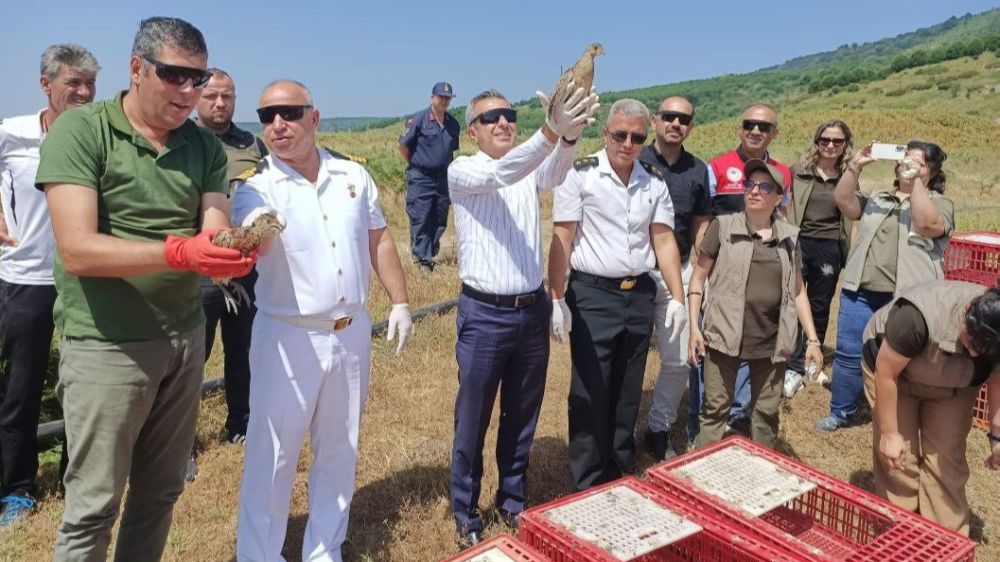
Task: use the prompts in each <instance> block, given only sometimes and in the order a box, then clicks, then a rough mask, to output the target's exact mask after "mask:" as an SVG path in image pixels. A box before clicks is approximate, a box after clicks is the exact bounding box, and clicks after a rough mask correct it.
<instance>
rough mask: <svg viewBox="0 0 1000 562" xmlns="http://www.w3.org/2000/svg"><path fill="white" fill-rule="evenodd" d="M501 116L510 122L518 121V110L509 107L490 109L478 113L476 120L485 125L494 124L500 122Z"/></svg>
mask: <svg viewBox="0 0 1000 562" xmlns="http://www.w3.org/2000/svg"><path fill="white" fill-rule="evenodd" d="M501 117H503V118H504V119H506V120H507V122H508V123H517V110H516V109H510V108H509V107H501V108H499V109H490V110H487V111H484V112H482V113H480V114H479V115H477V116H476V119H475V121H479V122H480V123H482V124H483V125H492V124H494V123H499V122H500V118H501Z"/></svg>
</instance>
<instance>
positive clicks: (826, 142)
mask: <svg viewBox="0 0 1000 562" xmlns="http://www.w3.org/2000/svg"><path fill="white" fill-rule="evenodd" d="M845 142H847V139H833V138H830V137H820V138H818V139H816V144H819V145H823V146H830V145H833V146H844V143H845Z"/></svg>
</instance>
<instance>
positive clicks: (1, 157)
mask: <svg viewBox="0 0 1000 562" xmlns="http://www.w3.org/2000/svg"><path fill="white" fill-rule="evenodd" d="M42 111H45V110H42ZM42 111H39V112H38V113H33V114H31V115H22V116H19V117H11V118H9V119H4V120H3V122H0V201H2V204H3V216H4V220H5V221H6V222H7V231H8V232H9V233H10V235H11V236H13V237H14V238H15V239H16V240H17V242H18V244H17V246H6V245H5V246H0V279H3V280H4V281H6V282H8V283H16V284H19V285H52V284H54V281H53V280H52V258H53V255H54V252H55V237H54V236H53V235H52V220H51V219H50V218H49V207H48V204H47V203H46V201H45V193H43V192H42V191H39V190H38V189H35V174H36V172H38V149H39V147H41V146H42V139H43V138H44V136H45V135H44V133H42V122H41V116H42Z"/></svg>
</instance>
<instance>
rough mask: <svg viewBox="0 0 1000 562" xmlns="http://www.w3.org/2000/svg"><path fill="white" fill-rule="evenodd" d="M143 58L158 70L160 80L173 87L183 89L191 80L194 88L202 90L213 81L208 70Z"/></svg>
mask: <svg viewBox="0 0 1000 562" xmlns="http://www.w3.org/2000/svg"><path fill="white" fill-rule="evenodd" d="M142 58H143V59H145V60H146V62H148V63H149V64H151V65H153V66H154V67H155V68H156V75H157V76H158V77H159V78H160V80H163V81H164V82H166V83H167V84H170V85H171V86H177V87H181V86H183V85H184V84H186V83H187V81H188V80H190V81H191V85H192V86H193V87H195V88H198V89H201V88H204V87H205V86H206V85H208V81H209V80H211V79H212V73H211V72H210V71H208V70H202V69H200V68H191V67H190V66H176V65H173V64H164V63H162V62H160V61H158V60H156V59H151V58H149V57H142Z"/></svg>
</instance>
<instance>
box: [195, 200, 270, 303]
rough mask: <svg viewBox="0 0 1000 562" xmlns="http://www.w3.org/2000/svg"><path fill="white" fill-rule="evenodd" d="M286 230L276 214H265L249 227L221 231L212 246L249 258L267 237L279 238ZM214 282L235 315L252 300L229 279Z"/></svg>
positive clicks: (216, 279) (214, 279)
mask: <svg viewBox="0 0 1000 562" xmlns="http://www.w3.org/2000/svg"><path fill="white" fill-rule="evenodd" d="M283 230H285V227H284V225H283V224H281V221H280V220H278V216H277V215H275V214H274V213H263V214H261V215H260V216H258V217H257V218H256V219H254V221H253V223H251V224H250V225H249V226H238V227H236V228H234V229H232V230H220V231H219V232H217V233H216V234H215V236H214V237H213V238H212V244H213V245H215V246H219V247H220V248H232V249H234V250H239V251H240V253H241V254H243V256H244V257H246V256H249V255H250V252H253V251H254V250H256V249H257V247H258V246H260V243H261V241H262V240H263V239H264V237H265V236H277V235H278V234H281V231H283ZM212 282H213V283H215V284H216V285H218V286H219V288H220V289H221V290H222V296H223V300H224V301H225V302H226V309H227V310H230V311H231V312H233V313H236V312H237V311H238V310H239V305H240V303H241V302H243V301H244V300H246V301H248V302H249V300H250V295H248V294H247V292H246V290H245V289H243V287H242V286H240V285H239V284H232V283H230V279H229V278H212ZM226 286H229V287H232V289H233V290H234V291H235V292H236V296H235V297H234V296H233V295H232V294H231V293H230V292H229V291H228V290H227V289H226Z"/></svg>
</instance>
